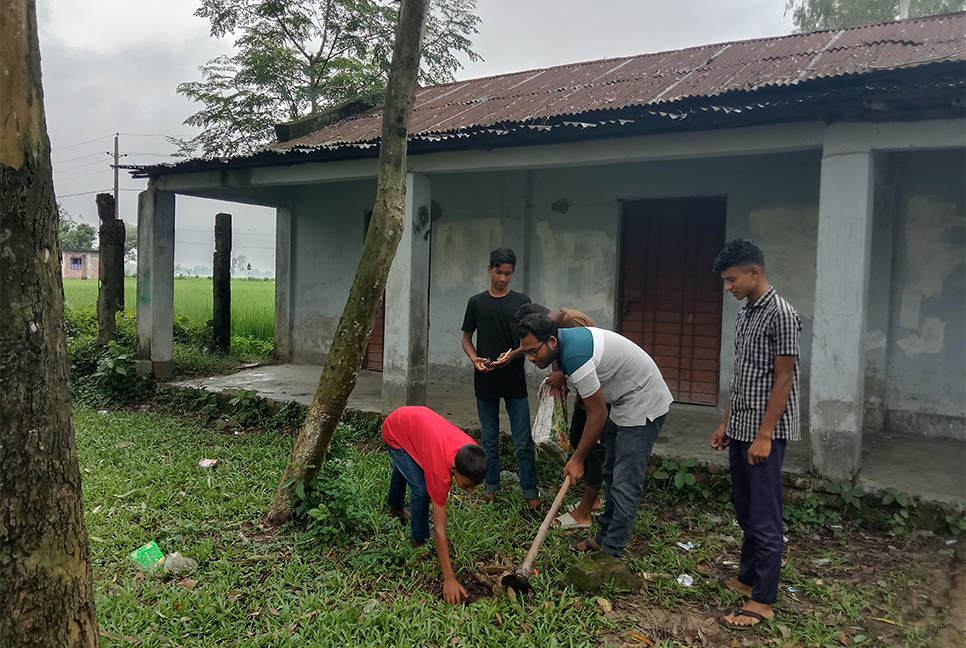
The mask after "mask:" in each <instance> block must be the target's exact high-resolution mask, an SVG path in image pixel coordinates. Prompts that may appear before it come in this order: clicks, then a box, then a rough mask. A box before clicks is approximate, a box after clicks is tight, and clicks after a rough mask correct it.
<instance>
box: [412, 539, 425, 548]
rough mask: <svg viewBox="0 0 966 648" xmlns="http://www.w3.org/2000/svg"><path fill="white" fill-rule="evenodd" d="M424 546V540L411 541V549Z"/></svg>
mask: <svg viewBox="0 0 966 648" xmlns="http://www.w3.org/2000/svg"><path fill="white" fill-rule="evenodd" d="M425 544H426V541H425V540H413V549H418V548H419V547H422V546H423V545H425Z"/></svg>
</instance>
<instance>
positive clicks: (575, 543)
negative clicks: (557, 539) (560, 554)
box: [570, 536, 600, 553]
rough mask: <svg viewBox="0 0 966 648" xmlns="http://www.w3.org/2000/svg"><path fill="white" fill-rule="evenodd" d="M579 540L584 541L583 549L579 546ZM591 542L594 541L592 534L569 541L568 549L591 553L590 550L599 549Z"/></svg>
mask: <svg viewBox="0 0 966 648" xmlns="http://www.w3.org/2000/svg"><path fill="white" fill-rule="evenodd" d="M581 542H583V543H584V547H585V548H584V549H581V548H580V543H581ZM592 542H594V538H593V537H592V536H590V537H587V538H584V539H583V540H574V541H573V542H571V543H570V549H571V551H575V552H577V553H591V552H592V551H600V549H599V548H597V547H594V545H593V544H591V543H592Z"/></svg>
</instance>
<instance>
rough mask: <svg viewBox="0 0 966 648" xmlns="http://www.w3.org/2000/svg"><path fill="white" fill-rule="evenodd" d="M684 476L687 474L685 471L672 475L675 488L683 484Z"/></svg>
mask: <svg viewBox="0 0 966 648" xmlns="http://www.w3.org/2000/svg"><path fill="white" fill-rule="evenodd" d="M686 476H687V474H686V473H682V472H679V473H677V474H675V475H674V487H675V488H681V487H682V486H684V481H685V477H686Z"/></svg>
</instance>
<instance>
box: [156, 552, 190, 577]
mask: <svg viewBox="0 0 966 648" xmlns="http://www.w3.org/2000/svg"><path fill="white" fill-rule="evenodd" d="M196 569H198V561H196V560H192V559H191V558H185V557H184V556H182V555H181V552H179V551H175V552H174V553H172V554H168V556H167V558H165V559H164V573H165V574H181V573H189V572H193V571H194V570H196Z"/></svg>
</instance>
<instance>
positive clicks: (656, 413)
mask: <svg viewBox="0 0 966 648" xmlns="http://www.w3.org/2000/svg"><path fill="white" fill-rule="evenodd" d="M557 340H558V341H559V342H560V346H559V355H558V357H557V361H558V365H559V367H560V370H561V371H563V372H564V374H566V375H567V377H568V378H569V379H570V382H571V383H572V384H573V386H574V388H575V389H576V390H577V393H578V394H580V397H581V398H589V397H590V396H593V395H594V394H595V393H597V390H598V389H599V390H602V391H603V393H604V401H605V402H606V403H607V404H608V405H611V411H610V419H611V420H612V421H613V422H614V423H615V424H616V425H619V426H621V427H632V426H637V425H646V424H647V423H649V422H650V421H653V420H654V419H657V418H660V417H661V416H664V415H665V414H667V411H668V408H669V407H670V405H671V402H672V401H673V400H674V399H673V398H672V396H671V390H669V389H668V387H667V384H665V382H664V378H663V377H662V376H661V371H660V369H658V368H657V364H655V363H654V360H653V359H652V358H651V356H649V355H648V354H647V353H646V352H645V351H644V350H643V349H642V348H641V347H639V346H637V345H636V344H634V343H633V342H631V341H630V340H628V339H627V338H625V337H624V336H622V335H619V334H617V333H614V332H612V331H606V330H604V329H599V328H590V327H587V328H584V327H576V328H569V329H559V330H558V331H557Z"/></svg>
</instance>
